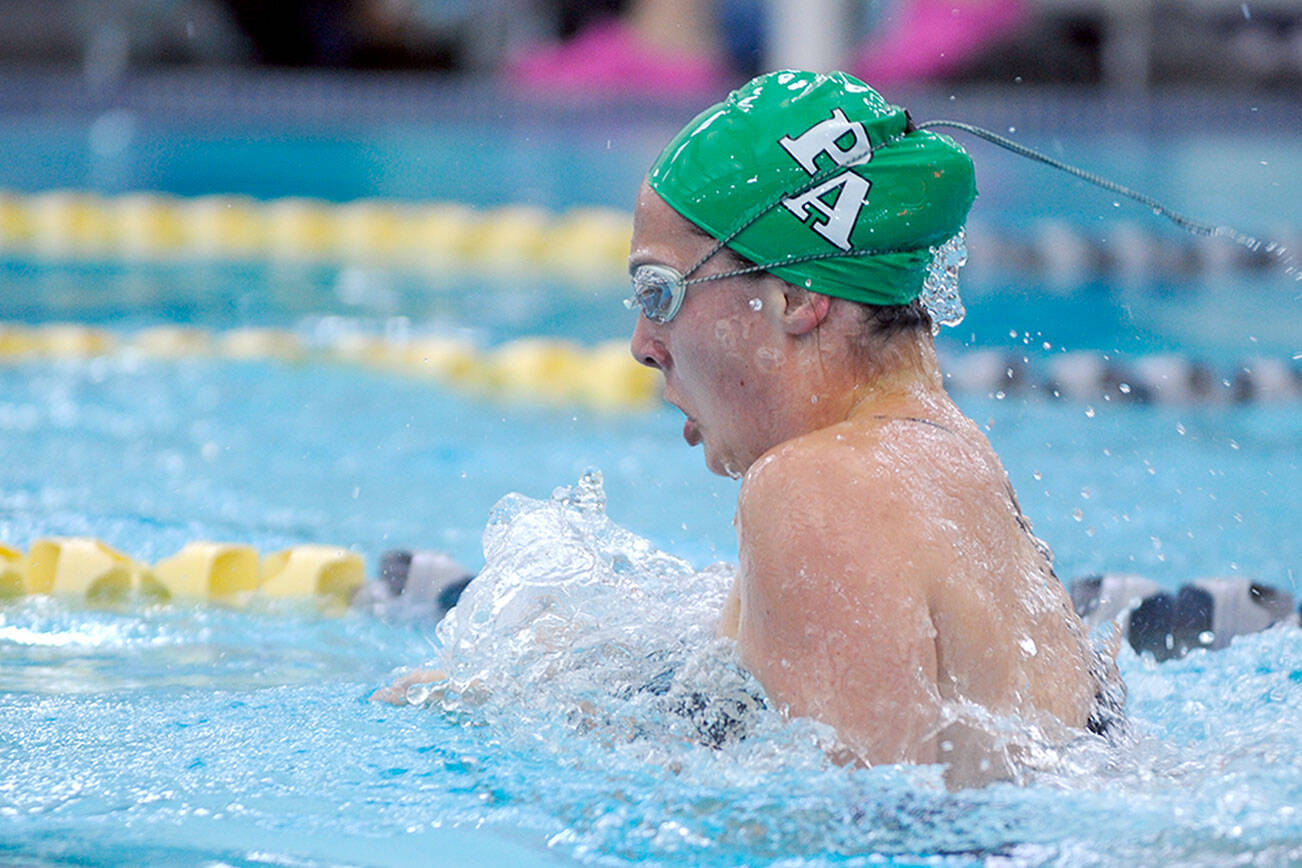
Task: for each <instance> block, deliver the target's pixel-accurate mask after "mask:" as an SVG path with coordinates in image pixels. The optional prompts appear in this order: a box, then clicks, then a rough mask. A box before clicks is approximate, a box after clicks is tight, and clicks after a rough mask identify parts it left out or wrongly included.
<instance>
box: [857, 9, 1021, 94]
mask: <svg viewBox="0 0 1302 868" xmlns="http://www.w3.org/2000/svg"><path fill="white" fill-rule="evenodd" d="M902 6H903V8H902V9H901V11H900V13H899V15H898V16H897V17H896V18H895V20H894V21H892V22H891V23H890V25H889V26H888V27H887V28H886V30H885V32H883V33H882V34H881V35H880V36H876V37H873V38H872V39H870V40H869V42H868V44H867V45H865V46H864V47H863V48H862V49H860V51H859V53H858V55H857V57H856V58H855V60H854V64H853V70H854V74H855V75H857V76H859V77H860V78H862V79H863V80H864V81H866V82H868V83H869V84H871V85H872V86H873V87H877V88H881V87H889V86H891V85H896V84H901V83H905V82H909V81H921V80H926V79H929V78H935V77H937V76H942V75H945V74H946V73H949V72H953V71H954V70H955V69H957V68H958V67H959V66H961V65H962V64H963V63H964V62H966V61H967V60H969V59H970V58H972V57H973V56H974V55H976V53H977V52H978V51H980V50H981V49H982V48H984V47H986V46H987V45H989V44H990V43H991V42H993V41H995V40H997V39H999V38H1001V37H1003V36H1006V35H1008V34H1009V33H1012V32H1013V31H1015V30H1016V29H1017V28H1018V27H1019V26H1020V25H1021V24H1022V23H1023V22H1024V21H1025V20H1026V19H1027V9H1026V4H1025V3H1024V2H1023V0H905V2H904V3H903V4H902Z"/></svg>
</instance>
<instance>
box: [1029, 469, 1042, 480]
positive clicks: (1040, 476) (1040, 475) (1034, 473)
mask: <svg viewBox="0 0 1302 868" xmlns="http://www.w3.org/2000/svg"><path fill="white" fill-rule="evenodd" d="M1031 476H1033V477H1034V478H1035V481H1036V482H1039V481H1040V480H1041V479H1043V478H1044V474H1042V473H1040V471H1038V470H1036V471H1035V472H1033V473H1032V474H1031Z"/></svg>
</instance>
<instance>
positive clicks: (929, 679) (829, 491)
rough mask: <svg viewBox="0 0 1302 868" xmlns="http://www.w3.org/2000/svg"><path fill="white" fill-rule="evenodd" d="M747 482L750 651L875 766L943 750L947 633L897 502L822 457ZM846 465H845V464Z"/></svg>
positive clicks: (795, 699)
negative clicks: (936, 616) (938, 626)
mask: <svg viewBox="0 0 1302 868" xmlns="http://www.w3.org/2000/svg"><path fill="white" fill-rule="evenodd" d="M801 458H802V459H803V460H800V461H791V460H778V461H773V462H769V463H768V465H767V466H766V467H763V468H762V469H761V471H760V472H759V473H758V474H751V475H749V476H748V477H747V480H746V482H745V483H744V484H743V490H742V494H741V498H740V501H739V504H738V538H739V544H740V554H741V570H740V576H741V580H740V581H741V584H742V590H741V595H740V618H739V624H738V626H739V631H738V650H739V653H740V655H741V660H742V662H743V663H744V664H745V666H746V667H747V669H749V670H750V671H751V672H752V674H754V675H755V676H756V678H758V679H759V681H760V683H761V684H762V685H764V689H765V692H766V693H767V694H768V696H769V698H770V699H771V700H772V701H773V702H774V703H775V704H776V705H777V706H778V707H780V708H781V707H785V708H786V711H787V713H788V714H790V715H791V716H805V717H813V718H815V719H818V720H821V721H823V722H824V723H828V724H830V725H832V726H833V727H834V728H835V729H836V730H837V733H838V734H839V736H840V737H841V740H842V741H843V742H844V743H845V745H846V746H847V747H848V748H849V749H850V751H851V753H852V754H853V755H854V757H856V758H858V759H859V760H862V761H867V762H869V763H874V764H875V763H883V762H922V763H929V762H935V761H936V744H935V734H936V731H937V729H938V720H939V694H938V691H937V687H936V680H937V665H938V663H937V657H936V645H935V630H934V628H933V626H932V623H931V618H930V614H929V609H928V606H927V601H926V594H925V593H924V592H923V590H922V588H923V587H924V585H923V583H922V582H921V581H920V579H919V577H918V576H916V575H913V572H914V570H916V569H917V567H916V566H915V565H916V563H917V561H918V560H919V558H918V555H919V554H920V553H919V552H918V551H917V543H918V540H917V538H916V536H915V535H914V534H912V533H910V528H909V527H908V525H907V522H906V521H905V520H904V519H903V518H902V517H901V516H899V515H898V514H893V513H894V510H895V509H896V508H897V507H898V504H892V503H887V502H884V500H885V498H881V497H879V496H878V493H879V492H880V491H881V489H882V487H885V488H886V489H888V490H889V489H890V488H891V486H889V485H883V486H878V485H872V486H871V488H872V489H873V491H872V493H871V494H869V492H868V491H865V490H863V488H862V486H863V485H864V484H865V480H863V479H859V480H857V482H858V485H856V480H854V479H847V478H846V474H845V473H844V469H843V468H838V467H835V466H827V467H820V466H818V465H819V464H820V463H829V462H825V461H824V462H820V460H819V456H817V455H813V456H809V455H804V456H801ZM838 471H839V472H838Z"/></svg>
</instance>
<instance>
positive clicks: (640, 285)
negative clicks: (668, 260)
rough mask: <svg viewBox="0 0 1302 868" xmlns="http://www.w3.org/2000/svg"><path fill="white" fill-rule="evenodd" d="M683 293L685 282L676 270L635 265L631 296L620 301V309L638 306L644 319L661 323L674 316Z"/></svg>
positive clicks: (685, 288) (630, 308)
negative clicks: (621, 302)
mask: <svg viewBox="0 0 1302 868" xmlns="http://www.w3.org/2000/svg"><path fill="white" fill-rule="evenodd" d="M686 291H687V284H686V281H684V280H683V276H682V275H681V274H679V273H678V271H677V270H676V269H673V268H670V267H669V266H667V265H639V266H638V267H637V268H636V269H634V271H633V295H632V296H630V297H629V298H627V299H625V300H624V306H625V307H627V308H628V309H629V310H632V309H633V308H634V307H635V306H639V305H640V306H641V308H642V314H643V315H644V316H645V317H646V318H647V319H649V320H651V321H652V322H659V323H665V322H669V321H670V320H671V319H673V318H674V315H675V314H676V313H678V307H679V305H681V304H682V303H683V295H684V293H685V292H686Z"/></svg>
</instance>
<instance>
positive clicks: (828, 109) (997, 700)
mask: <svg viewBox="0 0 1302 868" xmlns="http://www.w3.org/2000/svg"><path fill="white" fill-rule="evenodd" d="M975 195H976V189H975V184H974V179H973V170H972V163H971V160H970V159H969V158H968V156H967V154H966V153H965V152H964V151H963V150H962V149H961V148H959V147H958V146H957V145H956V144H954V143H953V142H952V141H951V140H950V139H948V138H946V137H943V136H941V135H938V134H935V133H932V132H924V131H919V130H915V129H914V128H913V126H912V124H911V122H910V120H909V118H908V116H907V115H906V113H905V112H904V111H903V110H902V109H900V108H898V107H896V106H893V105H890V104H889V103H887V102H886V101H885V100H883V99H882V98H881V97H880V96H879V95H878V94H877V93H876V92H875V91H873V90H872V89H871V88H869V87H868V86H867V85H865V84H863V83H862V82H860V81H858V80H856V79H854V78H852V77H850V76H848V75H845V74H843V73H832V74H830V75H821V74H820V75H816V74H812V73H803V72H791V71H783V72H776V73H770V74H767V75H763V76H760V77H758V78H756V79H754V80H752V81H751V82H750V83H748V84H747V85H745V86H744V87H742V88H741V89H739V90H737V91H735V92H734V93H733V94H731V95H730V96H729V98H728V99H727V100H726V101H724V102H723V103H720V104H718V105H716V106H713V107H711V108H709V109H707V110H706V111H705V112H703V113H702V114H701V115H700V116H698V117H697V118H696V119H695V120H694V121H692V122H691V123H690V124H689V125H688V126H687V127H686V128H685V129H684V130H682V131H681V132H680V133H679V134H678V136H677V137H675V138H674V139H673V141H672V142H671V143H670V144H669V145H668V146H667V147H666V148H665V150H664V151H663V153H662V154H661V155H660V157H659V159H657V161H656V162H655V164H654V165H653V167H652V169H651V171H650V173H649V175H648V177H647V180H646V181H645V183H644V184H643V185H642V188H641V190H640V192H639V193H638V196H637V203H636V211H635V216H634V232H633V241H632V251H631V257H630V260H629V266H630V272H631V274H632V276H633V285H634V296H633V299H631V300H630V301H631V303H632V304H633V305H634V306H637V307H639V308H640V313H639V317H638V321H637V325H636V328H635V330H634V333H633V338H632V352H633V355H634V356H635V357H636V358H637V360H638V361H639V362H642V363H643V364H645V365H648V366H650V367H653V368H655V369H657V370H658V371H660V372H661V373H662V374H663V375H664V380H665V397H666V399H667V400H668V401H669V402H670V403H672V404H673V405H674V406H676V407H678V408H679V409H680V410H682V411H683V413H684V414H685V415H686V417H687V421H686V424H685V425H684V427H683V436H684V438H685V439H686V441H687V442H688V443H689V444H690V445H693V446H695V445H698V444H699V445H702V446H703V448H704V452H705V462H706V465H707V467H709V469H711V470H712V471H714V472H716V473H720V474H727V475H729V476H734V477H739V478H740V479H741V480H742V482H741V491H740V494H739V497H738V504H737V513H736V527H737V534H738V542H739V551H740V566H739V571H738V578H737V580H736V584H735V586H734V587H733V589H732V592H731V595H730V598H729V601H728V603H727V605H726V607H725V610H724V611H723V613H722V616H721V619H720V625H719V632H720V633H721V634H722V635H725V636H729V637H733V638H735V639H736V641H737V644H738V650H739V652H740V656H741V660H742V662H743V663H744V665H745V666H746V667H747V668H748V669H749V670H750V671H751V672H752V674H753V675H754V676H755V677H756V678H757V679H758V680H759V682H760V683H761V684H762V685H763V687H764V690H765V692H766V694H767V697H768V700H769V701H770V703H771V704H772V705H773V706H774V707H777V708H779V709H783V710H784V711H785V712H786V713H787V714H788V715H790V716H805V717H812V718H815V719H817V720H820V721H822V722H824V723H827V724H830V725H831V726H832V727H834V728H835V729H836V731H837V733H838V735H839V737H840V740H841V742H842V744H843V745H844V755H843V756H841V757H838V759H840V760H843V761H847V762H851V761H857V762H863V763H866V764H871V765H876V764H879V763H899V762H904V763H943V764H946V765H948V766H950V768H951V771H952V775H951V779H952V780H958V781H969V780H974V779H978V778H981V777H983V776H984V777H990V776H996V775H999V774H1002V773H1003V772H1004V770H1005V768H1006V758H1004V757H1002V755H999V751H998V750H997V749H996V748H995V742H996V741H997V740H998V739H997V737H996V736H995V735H994V734H993V725H992V724H990V721H991V720H993V719H1006V718H1016V719H1020V720H1022V721H1025V722H1026V723H1027V724H1028V725H1031V726H1034V727H1037V728H1039V730H1040V731H1041V732H1043V733H1046V734H1047V735H1048V737H1049V738H1051V739H1053V740H1066V739H1068V738H1071V737H1072V736H1073V733H1077V732H1078V731H1080V730H1082V729H1083V728H1085V727H1086V726H1087V725H1089V724H1090V723H1091V721H1095V723H1096V725H1097V721H1098V720H1099V719H1100V717H1099V708H1098V703H1099V697H1100V695H1102V694H1103V693H1105V691H1104V686H1105V685H1104V683H1103V682H1104V680H1105V679H1106V678H1107V677H1111V678H1116V675H1115V666H1114V665H1111V663H1110V661H1109V662H1108V663H1107V664H1106V665H1105V664H1101V663H1100V661H1099V658H1098V656H1097V655H1096V653H1095V651H1094V650H1093V649H1092V648H1091V646H1090V643H1089V641H1088V638H1087V635H1086V631H1085V629H1084V627H1083V626H1082V623H1081V621H1080V619H1079V617H1078V616H1077V615H1076V613H1075V612H1074V611H1073V609H1072V605H1071V600H1070V598H1069V597H1068V595H1067V592H1066V590H1065V589H1064V588H1063V586H1062V584H1061V583H1060V582H1059V581H1058V579H1057V578H1056V577H1055V575H1054V573H1053V569H1052V565H1051V562H1050V557H1051V556H1050V553H1049V551H1048V549H1047V547H1046V546H1045V545H1044V544H1043V543H1041V542H1040V541H1039V540H1038V539H1036V538H1035V537H1034V536H1033V535H1032V534H1031V529H1030V524H1029V522H1028V521H1027V520H1026V519H1025V518H1024V517H1023V515H1022V513H1021V510H1020V508H1019V507H1018V504H1017V499H1016V496H1015V494H1014V493H1013V490H1012V488H1011V486H1010V485H1009V482H1008V478H1007V475H1006V474H1005V472H1004V469H1003V467H1002V466H1001V464H1000V463H999V459H998V457H997V456H996V455H995V453H994V451H993V449H992V448H991V446H990V444H989V443H988V442H987V440H986V438H985V437H984V436H983V435H982V434H981V432H980V430H979V429H978V428H977V426H976V425H975V424H974V423H973V422H972V421H971V420H970V419H968V418H967V417H965V416H964V415H963V413H962V412H961V411H960V410H959V409H958V407H957V406H956V405H955V404H954V402H953V401H952V400H950V398H949V396H948V395H947V394H946V392H945V389H944V383H943V376H942V372H941V370H940V367H939V363H938V361H937V358H936V352H935V349H934V346H933V343H932V321H931V317H930V316H929V314H928V313H927V310H926V309H925V308H924V307H923V305H922V304H921V303H920V302H919V296H920V295H921V294H922V292H923V285H924V281H925V280H926V278H927V275H928V270H929V265H931V263H932V260H933V251H934V249H936V248H944V247H945V246H946V244H947V242H948V244H949V247H950V248H952V247H953V246H954V245H955V244H956V243H957V242H956V241H955V240H954V239H956V237H958V236H960V232H961V230H962V228H963V222H964V219H965V217H966V215H967V211H968V208H969V207H970V205H971V203H972V201H973V199H974V198H975ZM959 241H961V238H959ZM1105 673H1108V675H1105ZM439 676H440V673H437V672H431V671H428V670H425V671H420V672H415V673H412V674H410V675H408V676H407V677H406V678H404V679H403V680H402V681H400V682H398V683H397V684H395V685H393V686H392V687H390V688H386V689H384V690H381V691H378V692H377V694H376V698H378V699H387V700H389V701H401V697H402V695H403V693H404V691H405V689H406V687H407V686H408V685H410V684H412V683H417V682H422V681H430V680H435V679H437V678H438V677H439Z"/></svg>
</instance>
